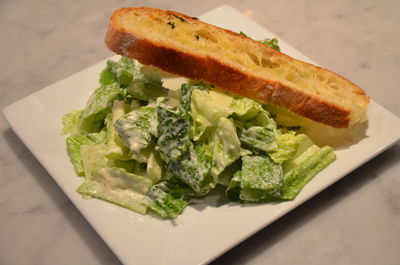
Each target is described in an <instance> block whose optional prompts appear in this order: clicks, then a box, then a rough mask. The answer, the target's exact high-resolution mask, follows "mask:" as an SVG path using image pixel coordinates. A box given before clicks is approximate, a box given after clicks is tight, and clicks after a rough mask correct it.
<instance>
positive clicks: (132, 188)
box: [77, 167, 152, 213]
mask: <svg viewBox="0 0 400 265" xmlns="http://www.w3.org/2000/svg"><path fill="white" fill-rule="evenodd" d="M151 184H152V183H151V180H149V179H147V178H145V177H142V176H138V175H135V174H132V173H128V172H126V171H125V170H123V169H120V168H107V167H105V168H100V169H98V170H96V171H93V172H92V174H91V176H90V177H87V178H86V179H85V182H83V183H82V185H81V186H79V188H78V189H77V191H78V192H79V193H81V194H82V195H85V196H90V197H96V198H99V199H102V200H106V201H108V202H111V203H114V204H117V205H120V206H123V207H126V208H128V209H132V210H134V211H137V212H139V213H145V212H146V209H147V204H148V202H147V196H146V193H147V191H148V189H149V188H150V187H151Z"/></svg>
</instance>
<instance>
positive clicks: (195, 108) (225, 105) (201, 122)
mask: <svg viewBox="0 0 400 265" xmlns="http://www.w3.org/2000/svg"><path fill="white" fill-rule="evenodd" d="M232 100H233V98H232V97H231V96H229V95H227V94H224V93H222V92H218V91H215V90H200V89H193V91H192V96H191V103H190V110H191V116H192V128H191V138H192V139H193V140H195V141H197V140H199V139H200V137H201V135H202V134H203V133H204V132H205V130H206V129H207V128H208V127H211V126H216V125H217V123H218V121H219V119H220V118H224V117H228V116H229V115H230V114H231V113H232V109H231V108H230V105H231V102H232Z"/></svg>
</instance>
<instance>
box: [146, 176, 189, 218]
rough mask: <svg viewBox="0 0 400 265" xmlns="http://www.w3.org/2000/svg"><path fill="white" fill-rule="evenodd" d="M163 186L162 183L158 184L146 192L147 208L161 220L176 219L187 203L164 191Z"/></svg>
mask: <svg viewBox="0 0 400 265" xmlns="http://www.w3.org/2000/svg"><path fill="white" fill-rule="evenodd" d="M165 186H166V185H164V183H159V184H156V185H153V186H151V187H150V189H149V191H148V192H147V196H148V198H149V200H150V202H149V204H148V206H149V208H150V209H152V210H153V211H154V212H156V213H157V214H158V215H160V216H161V217H163V218H176V217H177V216H178V215H180V214H181V213H182V211H183V209H184V208H185V207H186V205H187V204H188V202H187V201H185V200H183V199H181V198H179V197H174V196H173V195H172V194H170V193H168V192H167V191H165V190H164V189H165Z"/></svg>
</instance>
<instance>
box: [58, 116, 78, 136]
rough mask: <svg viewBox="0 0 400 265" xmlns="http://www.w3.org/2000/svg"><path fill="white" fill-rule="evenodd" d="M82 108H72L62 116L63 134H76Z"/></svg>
mask: <svg viewBox="0 0 400 265" xmlns="http://www.w3.org/2000/svg"><path fill="white" fill-rule="evenodd" d="M81 113H82V110H71V111H70V112H68V113H67V114H65V115H64V116H63V117H62V124H63V126H62V130H61V133H62V134H76V133H78V131H77V128H78V126H79V118H80V116H81Z"/></svg>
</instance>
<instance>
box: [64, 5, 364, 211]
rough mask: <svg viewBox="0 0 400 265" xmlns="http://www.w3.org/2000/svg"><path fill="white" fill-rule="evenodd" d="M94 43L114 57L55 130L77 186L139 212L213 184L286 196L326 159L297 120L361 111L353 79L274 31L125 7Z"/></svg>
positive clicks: (337, 123) (229, 192) (163, 207)
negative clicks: (270, 34)
mask: <svg viewBox="0 0 400 265" xmlns="http://www.w3.org/2000/svg"><path fill="white" fill-rule="evenodd" d="M105 43H106V45H107V46H108V48H109V49H110V50H112V51H114V52H115V53H117V54H119V55H121V58H120V59H119V60H118V61H115V60H109V61H108V62H107V66H106V67H105V69H104V70H103V71H102V72H101V74H100V86H99V88H97V89H96V90H95V91H94V92H93V94H92V96H91V97H90V98H89V100H88V102H87V105H86V106H85V107H84V108H83V109H80V110H73V111H71V112H69V113H67V114H66V115H65V116H64V117H63V124H64V129H63V133H65V134H69V136H68V137H67V139H66V141H67V151H68V154H69V157H70V159H71V162H72V164H73V167H74V169H75V172H76V174H77V175H80V176H84V182H83V183H82V184H81V185H80V186H79V187H78V189H77V191H78V192H79V193H81V194H82V195H83V196H84V197H86V198H88V197H95V198H99V199H103V200H105V201H108V202H112V203H114V204H117V205H120V206H123V207H126V208H129V209H132V210H134V211H136V212H138V213H142V214H145V213H148V212H150V213H153V214H156V215H158V216H161V217H163V218H176V217H177V216H178V215H179V214H181V213H182V212H183V210H184V209H185V207H186V206H187V205H188V204H190V203H192V202H194V201H196V200H198V199H201V198H203V197H204V196H207V194H209V193H210V192H211V191H212V190H214V189H215V188H216V187H221V189H222V190H223V192H224V193H225V195H226V196H227V197H228V198H229V199H230V200H231V201H233V202H236V203H268V202H280V201H286V200H293V199H295V198H296V196H297V195H298V194H299V193H300V192H301V190H302V189H303V188H304V187H305V185H306V184H307V183H308V182H309V181H311V180H312V179H313V177H314V176H316V175H317V174H318V173H319V172H321V171H322V170H324V169H325V168H326V167H327V166H328V165H329V164H331V163H332V162H333V161H334V160H335V159H336V155H335V152H334V150H333V148H332V147H330V146H328V145H324V146H321V145H317V144H315V142H314V141H313V140H312V139H311V138H310V137H309V136H308V135H307V134H306V133H304V130H303V128H302V127H303V125H304V124H306V122H304V121H311V122H312V123H316V124H321V126H325V127H329V128H333V129H334V130H340V129H346V128H352V127H353V126H356V125H357V124H360V123H362V122H363V121H365V120H366V118H367V117H366V112H367V106H368V103H369V98H368V97H367V96H366V95H365V93H364V91H363V90H362V89H360V88H359V87H357V86H356V85H355V84H353V83H351V82H350V81H348V80H347V79H345V78H343V77H341V76H339V75H337V74H335V73H333V72H331V71H329V70H326V69H323V68H321V67H318V66H314V65H311V64H309V63H305V62H302V61H299V60H296V59H294V58H291V57H289V56H287V55H285V54H283V53H281V52H280V51H279V46H278V45H277V40H276V39H270V40H267V41H264V42H259V41H256V40H252V39H251V38H249V37H247V36H245V34H243V33H235V32H232V31H229V30H226V29H222V28H219V27H216V26H213V25H210V24H207V23H204V22H201V21H200V20H199V19H198V18H196V17H191V16H187V15H185V14H181V13H178V12H174V11H165V10H160V9H154V8H148V7H135V8H122V9H120V10H117V11H115V12H114V14H113V15H112V17H111V19H110V24H109V27H108V31H107V33H106V36H105ZM171 80H175V81H177V80H178V81H179V85H178V86H175V87H173V86H169V85H167V84H168V83H169V82H170V81H171ZM172 83H173V82H172ZM172 83H171V84H172ZM175 83H176V82H175Z"/></svg>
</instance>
